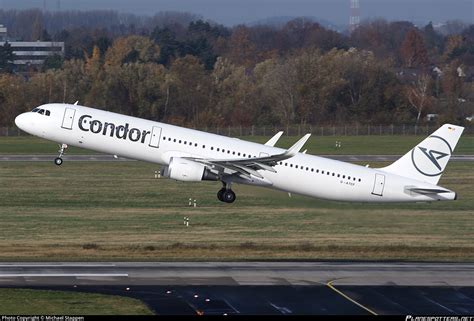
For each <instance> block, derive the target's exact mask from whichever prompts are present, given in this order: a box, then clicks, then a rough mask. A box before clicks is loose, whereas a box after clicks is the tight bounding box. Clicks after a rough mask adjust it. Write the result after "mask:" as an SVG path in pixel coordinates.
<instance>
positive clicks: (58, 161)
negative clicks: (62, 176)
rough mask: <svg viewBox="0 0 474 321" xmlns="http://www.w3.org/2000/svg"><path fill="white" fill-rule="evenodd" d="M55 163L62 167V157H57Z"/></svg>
mask: <svg viewBox="0 0 474 321" xmlns="http://www.w3.org/2000/svg"><path fill="white" fill-rule="evenodd" d="M54 163H55V164H56V165H58V166H61V164H62V163H63V159H62V158H61V157H56V158H55V159H54Z"/></svg>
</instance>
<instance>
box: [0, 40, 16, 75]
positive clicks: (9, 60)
mask: <svg viewBox="0 0 474 321" xmlns="http://www.w3.org/2000/svg"><path fill="white" fill-rule="evenodd" d="M14 60H15V54H14V53H13V49H12V47H11V45H10V44H9V43H8V42H5V44H4V45H3V46H0V73H5V72H7V73H11V72H12V71H13V67H14V65H13V61H14Z"/></svg>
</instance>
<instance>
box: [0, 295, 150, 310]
mask: <svg viewBox="0 0 474 321" xmlns="http://www.w3.org/2000/svg"><path fill="white" fill-rule="evenodd" d="M149 314H152V312H151V311H150V310H149V309H148V308H147V307H146V306H145V305H144V304H143V303H142V302H140V301H139V300H136V299H131V298H126V297H120V296H113V295H103V294H96V293H80V292H64V291H48V290H30V289H0V315H149Z"/></svg>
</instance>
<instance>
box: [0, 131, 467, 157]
mask: <svg viewBox="0 0 474 321" xmlns="http://www.w3.org/2000/svg"><path fill="white" fill-rule="evenodd" d="M269 138H270V137H261V136H246V137H242V138H241V139H243V140H249V141H255V142H260V143H264V142H265V141H267V140H268V139H269ZM298 138H299V137H286V136H283V137H282V138H281V139H280V141H279V142H278V145H277V146H278V147H285V148H287V147H290V146H291V145H292V144H294V143H295V142H296V141H297V140H298ZM424 138H425V136H313V137H311V138H310V139H309V141H308V142H307V143H306V145H305V148H307V149H308V153H310V154H315V155H324V154H353V155H366V154H368V155H401V154H405V153H406V152H408V151H409V150H410V149H411V148H413V146H415V145H416V144H418V143H419V142H420V141H422V140H423V139H424ZM336 141H339V142H341V148H337V149H336V148H335V143H336ZM57 150H58V146H57V144H55V143H53V142H50V141H47V140H44V139H40V138H35V137H31V136H22V137H0V154H55V153H57ZM67 153H68V154H93V152H91V151H89V150H85V149H80V148H74V147H71V148H69V149H68V151H67ZM455 154H458V155H462V154H474V136H463V137H461V140H460V141H459V143H458V145H457V147H456V150H455Z"/></svg>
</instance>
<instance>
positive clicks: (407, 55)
mask: <svg viewBox="0 0 474 321" xmlns="http://www.w3.org/2000/svg"><path fill="white" fill-rule="evenodd" d="M400 53H401V55H402V58H403V61H404V62H405V66H407V67H408V68H412V67H418V66H425V65H427V64H428V62H429V61H428V53H427V51H426V48H425V45H424V42H423V37H421V35H420V33H419V32H418V31H417V30H416V29H411V30H410V31H408V32H407V34H406V36H405V39H404V40H403V43H402V46H401V48H400Z"/></svg>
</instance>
